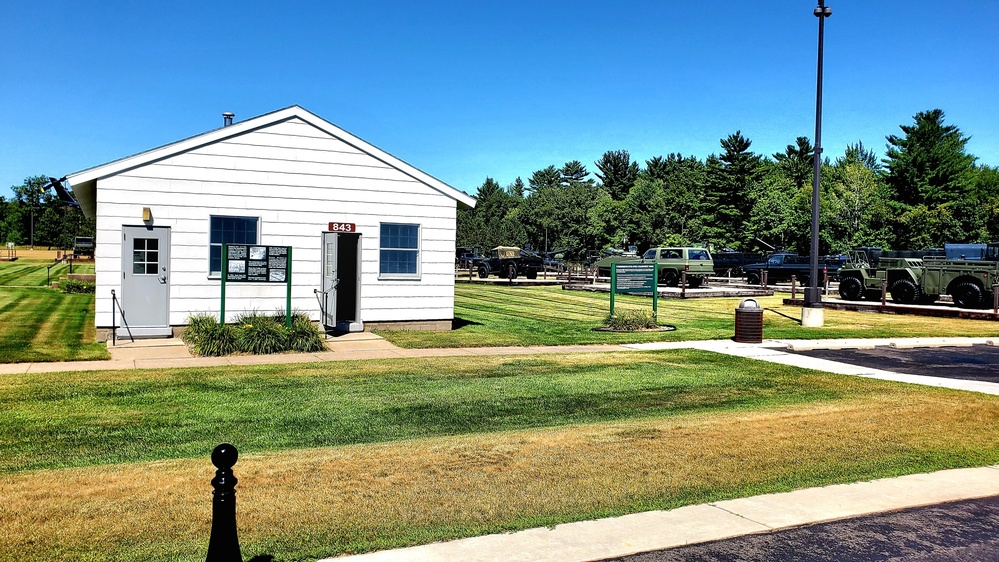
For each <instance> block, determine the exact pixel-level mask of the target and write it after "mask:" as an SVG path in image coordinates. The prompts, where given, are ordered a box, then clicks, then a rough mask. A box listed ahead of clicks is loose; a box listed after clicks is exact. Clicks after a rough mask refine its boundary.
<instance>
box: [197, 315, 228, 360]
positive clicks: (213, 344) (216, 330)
mask: <svg viewBox="0 0 999 562" xmlns="http://www.w3.org/2000/svg"><path fill="white" fill-rule="evenodd" d="M194 350H195V352H196V353H197V354H198V355H204V356H206V357H221V356H223V355H232V354H233V353H236V351H238V346H237V345H236V328H235V327H234V326H232V325H231V324H224V325H223V324H218V323H215V324H213V325H211V326H209V327H208V328H207V329H206V330H205V332H204V335H203V336H202V338H201V339H200V340H199V341H198V343H197V344H195V346H194Z"/></svg>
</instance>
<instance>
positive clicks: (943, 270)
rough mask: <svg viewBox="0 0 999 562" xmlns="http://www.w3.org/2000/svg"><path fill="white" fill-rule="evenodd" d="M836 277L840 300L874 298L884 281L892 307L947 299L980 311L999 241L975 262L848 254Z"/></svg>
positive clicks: (871, 251)
mask: <svg viewBox="0 0 999 562" xmlns="http://www.w3.org/2000/svg"><path fill="white" fill-rule="evenodd" d="M839 278H840V282H839V295H840V297H842V298H844V299H846V300H860V299H863V298H868V299H871V300H877V299H880V298H881V286H882V282H884V283H885V287H886V288H887V290H888V294H889V295H890V296H891V300H892V302H894V303H898V304H930V303H933V302H936V300H937V299H938V298H940V295H950V296H951V298H952V299H953V301H954V304H956V305H957V306H959V307H961V308H984V307H986V306H988V305H989V304H991V303H992V299H991V298H989V297H990V296H991V295H992V285H993V284H995V283H999V243H993V244H987V245H986V249H985V252H984V256H983V257H982V258H981V259H975V260H953V259H947V258H946V257H935V256H927V257H924V258H899V257H884V256H881V255H880V250H879V249H877V248H865V249H863V250H860V251H857V252H854V259H853V261H852V262H851V263H850V264H848V265H847V266H845V267H843V268H842V269H840V271H839Z"/></svg>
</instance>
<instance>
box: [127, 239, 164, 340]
mask: <svg viewBox="0 0 999 562" xmlns="http://www.w3.org/2000/svg"><path fill="white" fill-rule="evenodd" d="M121 244H122V247H121V301H120V304H121V311H120V314H121V318H119V319H116V324H118V325H124V324H127V325H128V328H129V330H131V333H132V335H133V336H147V337H150V336H152V337H156V336H160V337H163V336H170V335H171V333H172V331H171V329H170V227H166V226H158V227H146V226H123V227H121Z"/></svg>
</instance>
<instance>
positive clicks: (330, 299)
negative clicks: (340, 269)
mask: <svg viewBox="0 0 999 562" xmlns="http://www.w3.org/2000/svg"><path fill="white" fill-rule="evenodd" d="M336 251H337V233H335V232H324V233H323V285H322V289H321V290H322V298H321V302H322V305H323V311H322V312H323V324H324V325H325V326H326V327H327V328H335V327H336V286H337V284H338V283H339V281H340V280H339V279H338V278H337V267H336V257H337V256H336Z"/></svg>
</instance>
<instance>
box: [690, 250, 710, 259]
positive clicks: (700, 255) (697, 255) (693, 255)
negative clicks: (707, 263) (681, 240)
mask: <svg viewBox="0 0 999 562" xmlns="http://www.w3.org/2000/svg"><path fill="white" fill-rule="evenodd" d="M687 254H688V255H689V256H690V259H692V260H709V259H711V257H710V256H708V251H707V250H687Z"/></svg>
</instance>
